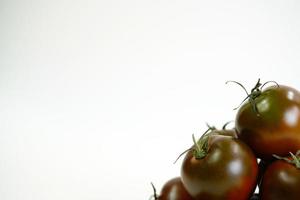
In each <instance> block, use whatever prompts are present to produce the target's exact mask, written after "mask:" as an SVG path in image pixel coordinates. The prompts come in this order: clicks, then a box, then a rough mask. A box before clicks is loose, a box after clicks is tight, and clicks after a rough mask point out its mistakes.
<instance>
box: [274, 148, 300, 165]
mask: <svg viewBox="0 0 300 200" xmlns="http://www.w3.org/2000/svg"><path fill="white" fill-rule="evenodd" d="M289 154H290V156H291V159H289V158H287V157H281V156H278V155H275V154H273V157H275V158H276V159H278V160H284V161H286V162H288V163H290V164H292V165H295V167H296V168H297V169H300V150H298V151H297V152H296V154H293V153H292V152H289Z"/></svg>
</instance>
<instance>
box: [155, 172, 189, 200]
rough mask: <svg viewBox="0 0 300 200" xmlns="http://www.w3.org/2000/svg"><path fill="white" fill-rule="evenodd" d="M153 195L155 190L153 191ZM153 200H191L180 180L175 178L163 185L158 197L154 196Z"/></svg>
mask: <svg viewBox="0 0 300 200" xmlns="http://www.w3.org/2000/svg"><path fill="white" fill-rule="evenodd" d="M154 193H156V192H155V190H154ZM154 199H155V200H193V198H192V197H191V196H190V195H189V193H188V192H187V191H186V189H185V188H184V186H183V184H182V182H181V178H180V177H176V178H173V179H171V180H169V181H168V182H166V183H165V185H164V186H163V188H162V190H161V193H160V195H159V196H157V195H156V194H154Z"/></svg>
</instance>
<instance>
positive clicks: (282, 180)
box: [260, 160, 300, 200]
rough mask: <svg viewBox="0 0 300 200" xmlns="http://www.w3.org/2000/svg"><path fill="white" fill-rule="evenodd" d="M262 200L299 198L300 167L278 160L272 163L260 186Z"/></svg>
mask: <svg viewBox="0 0 300 200" xmlns="http://www.w3.org/2000/svg"><path fill="white" fill-rule="evenodd" d="M260 196H261V200H283V199H286V200H299V199H300V169H297V168H296V167H295V166H294V165H292V164H290V163H288V162H286V161H283V160H277V161H274V162H273V163H272V164H270V165H269V166H268V168H267V170H266V172H265V174H264V176H263V180H262V184H261V186H260Z"/></svg>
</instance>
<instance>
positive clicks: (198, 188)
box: [181, 134, 258, 200]
mask: <svg viewBox="0 0 300 200" xmlns="http://www.w3.org/2000/svg"><path fill="white" fill-rule="evenodd" d="M201 138H202V137H201ZM201 138H200V140H199V141H198V142H197V145H198V147H196V144H195V145H194V148H193V149H192V150H190V151H189V152H188V153H187V154H186V156H185V158H184V160H183V163H182V167H181V178H182V182H183V185H184V186H185V188H186V189H187V191H188V192H189V193H190V194H191V196H192V197H194V198H195V199H196V200H249V198H250V197H251V195H252V194H253V192H254V189H255V186H256V179H257V174H258V165H257V160H256V157H255V156H254V154H253V152H252V151H251V149H250V148H249V147H248V146H247V145H246V144H244V143H243V142H242V141H241V140H239V139H237V138H233V137H231V136H224V135H214V134H212V135H208V136H207V140H206V141H207V143H205V142H203V140H204V138H205V137H203V138H202V139H201ZM197 149H198V150H197ZM198 151H200V153H201V152H202V153H203V152H205V153H204V154H202V156H201V157H199V154H198Z"/></svg>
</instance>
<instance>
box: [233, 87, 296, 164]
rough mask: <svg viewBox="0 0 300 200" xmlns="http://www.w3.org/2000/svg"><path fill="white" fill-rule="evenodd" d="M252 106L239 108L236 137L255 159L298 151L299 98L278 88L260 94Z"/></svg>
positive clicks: (286, 88)
mask: <svg viewBox="0 0 300 200" xmlns="http://www.w3.org/2000/svg"><path fill="white" fill-rule="evenodd" d="M253 102H254V103H255V106H256V108H257V112H256V111H255V109H253V105H252V104H251V103H250V101H248V102H246V103H245V104H243V106H241V107H240V109H239V110H238V113H237V116H236V123H235V125H236V130H237V134H238V137H239V138H240V139H241V140H243V141H244V142H245V143H247V144H248V145H249V146H250V147H251V148H252V150H253V151H254V153H255V154H256V155H257V157H259V158H262V159H264V160H267V159H270V158H271V157H272V155H273V154H276V155H280V156H285V155H288V153H289V152H295V151H297V150H298V149H300V94H299V92H298V91H297V90H295V89H293V88H290V87H287V86H283V85H280V86H279V87H278V86H272V87H269V88H267V89H266V90H264V91H262V92H261V94H260V95H259V96H258V97H256V98H255V99H254V100H253Z"/></svg>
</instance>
